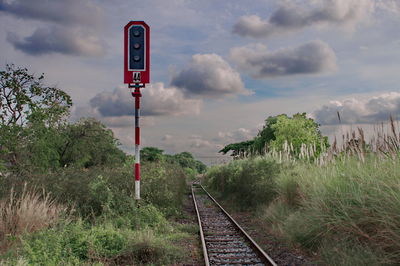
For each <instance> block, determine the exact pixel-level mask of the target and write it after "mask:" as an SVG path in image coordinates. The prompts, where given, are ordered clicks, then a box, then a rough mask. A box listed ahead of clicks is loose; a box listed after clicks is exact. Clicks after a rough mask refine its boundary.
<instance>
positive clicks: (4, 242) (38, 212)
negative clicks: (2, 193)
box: [0, 185, 69, 251]
mask: <svg viewBox="0 0 400 266" xmlns="http://www.w3.org/2000/svg"><path fill="white" fill-rule="evenodd" d="M68 212H69V211H68V208H66V207H64V206H62V205H59V204H57V203H56V202H55V200H54V199H52V198H51V197H50V195H49V194H47V193H45V192H44V191H42V192H37V191H35V190H28V189H27V187H26V185H25V186H24V188H23V190H22V193H21V194H20V195H17V194H16V193H15V191H14V190H13V189H12V190H11V191H10V196H9V198H6V199H3V200H1V201H0V251H6V250H7V249H8V248H9V246H10V245H11V244H12V243H13V242H14V241H15V240H18V237H19V236H20V235H21V234H23V233H32V232H35V231H37V230H40V229H42V228H46V227H49V226H51V225H53V224H55V223H57V221H59V219H60V218H61V217H62V216H63V215H68Z"/></svg>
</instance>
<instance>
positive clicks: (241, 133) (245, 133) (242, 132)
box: [214, 125, 262, 144]
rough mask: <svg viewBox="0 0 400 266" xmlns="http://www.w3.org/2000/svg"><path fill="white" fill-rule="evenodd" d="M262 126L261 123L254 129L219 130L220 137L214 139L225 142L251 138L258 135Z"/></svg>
mask: <svg viewBox="0 0 400 266" xmlns="http://www.w3.org/2000/svg"><path fill="white" fill-rule="evenodd" d="M261 128H262V125H260V126H259V127H258V128H252V129H246V128H238V129H235V130H232V131H228V132H222V131H219V132H218V137H216V138H215V139H214V140H215V141H217V142H220V143H223V144H229V143H235V142H241V141H246V140H251V139H253V138H254V137H255V136H256V135H257V133H258V131H259V129H261Z"/></svg>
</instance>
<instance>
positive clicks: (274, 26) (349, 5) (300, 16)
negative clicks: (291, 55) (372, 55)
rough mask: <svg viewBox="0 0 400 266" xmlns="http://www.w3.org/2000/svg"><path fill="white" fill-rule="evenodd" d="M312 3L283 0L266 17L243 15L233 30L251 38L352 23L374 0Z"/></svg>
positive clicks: (371, 6) (362, 14) (372, 4)
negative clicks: (283, 2) (264, 18)
mask: <svg viewBox="0 0 400 266" xmlns="http://www.w3.org/2000/svg"><path fill="white" fill-rule="evenodd" d="M313 3H314V4H312V5H307V4H305V3H304V2H300V3H298V4H294V3H290V2H286V4H284V5H282V6H281V7H280V8H278V9H277V10H276V11H275V12H273V13H272V14H271V16H270V17H269V18H268V19H267V20H263V19H262V18H260V17H259V16H256V15H250V16H242V17H240V19H239V21H238V22H237V23H236V24H235V25H234V27H233V32H234V33H236V34H238V35H241V36H248V37H253V38H267V37H270V36H271V35H275V34H279V33H287V32H292V31H296V30H300V29H304V28H306V27H310V26H313V25H339V26H344V27H354V26H355V25H356V24H357V23H358V22H360V21H363V20H364V19H365V18H366V17H367V16H368V15H369V14H370V13H371V12H372V11H373V10H374V0H317V1H313Z"/></svg>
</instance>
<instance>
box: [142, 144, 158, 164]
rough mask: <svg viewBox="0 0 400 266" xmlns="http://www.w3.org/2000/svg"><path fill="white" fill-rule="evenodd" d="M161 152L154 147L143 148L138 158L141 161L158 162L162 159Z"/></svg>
mask: <svg viewBox="0 0 400 266" xmlns="http://www.w3.org/2000/svg"><path fill="white" fill-rule="evenodd" d="M163 152H164V151H163V150H160V149H159V148H156V147H145V148H143V149H142V150H141V151H140V158H141V159H142V160H143V161H149V162H159V161H161V160H162V159H163Z"/></svg>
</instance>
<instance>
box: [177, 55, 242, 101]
mask: <svg viewBox="0 0 400 266" xmlns="http://www.w3.org/2000/svg"><path fill="white" fill-rule="evenodd" d="M171 85H172V86H176V87H179V88H181V89H182V90H183V91H184V92H185V93H186V94H188V95H200V96H208V97H222V96H226V95H234V94H248V93H249V91H247V90H246V89H245V88H244V84H243V82H242V80H241V78H240V75H239V73H238V72H237V71H235V70H234V69H232V68H231V67H230V65H229V64H228V63H227V62H226V61H225V60H223V59H222V57H220V56H218V55H216V54H196V55H194V56H193V57H192V61H191V62H190V64H189V65H188V66H187V67H186V68H185V69H183V70H182V71H181V72H180V73H178V75H176V76H175V77H174V78H173V79H172V81H171Z"/></svg>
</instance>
